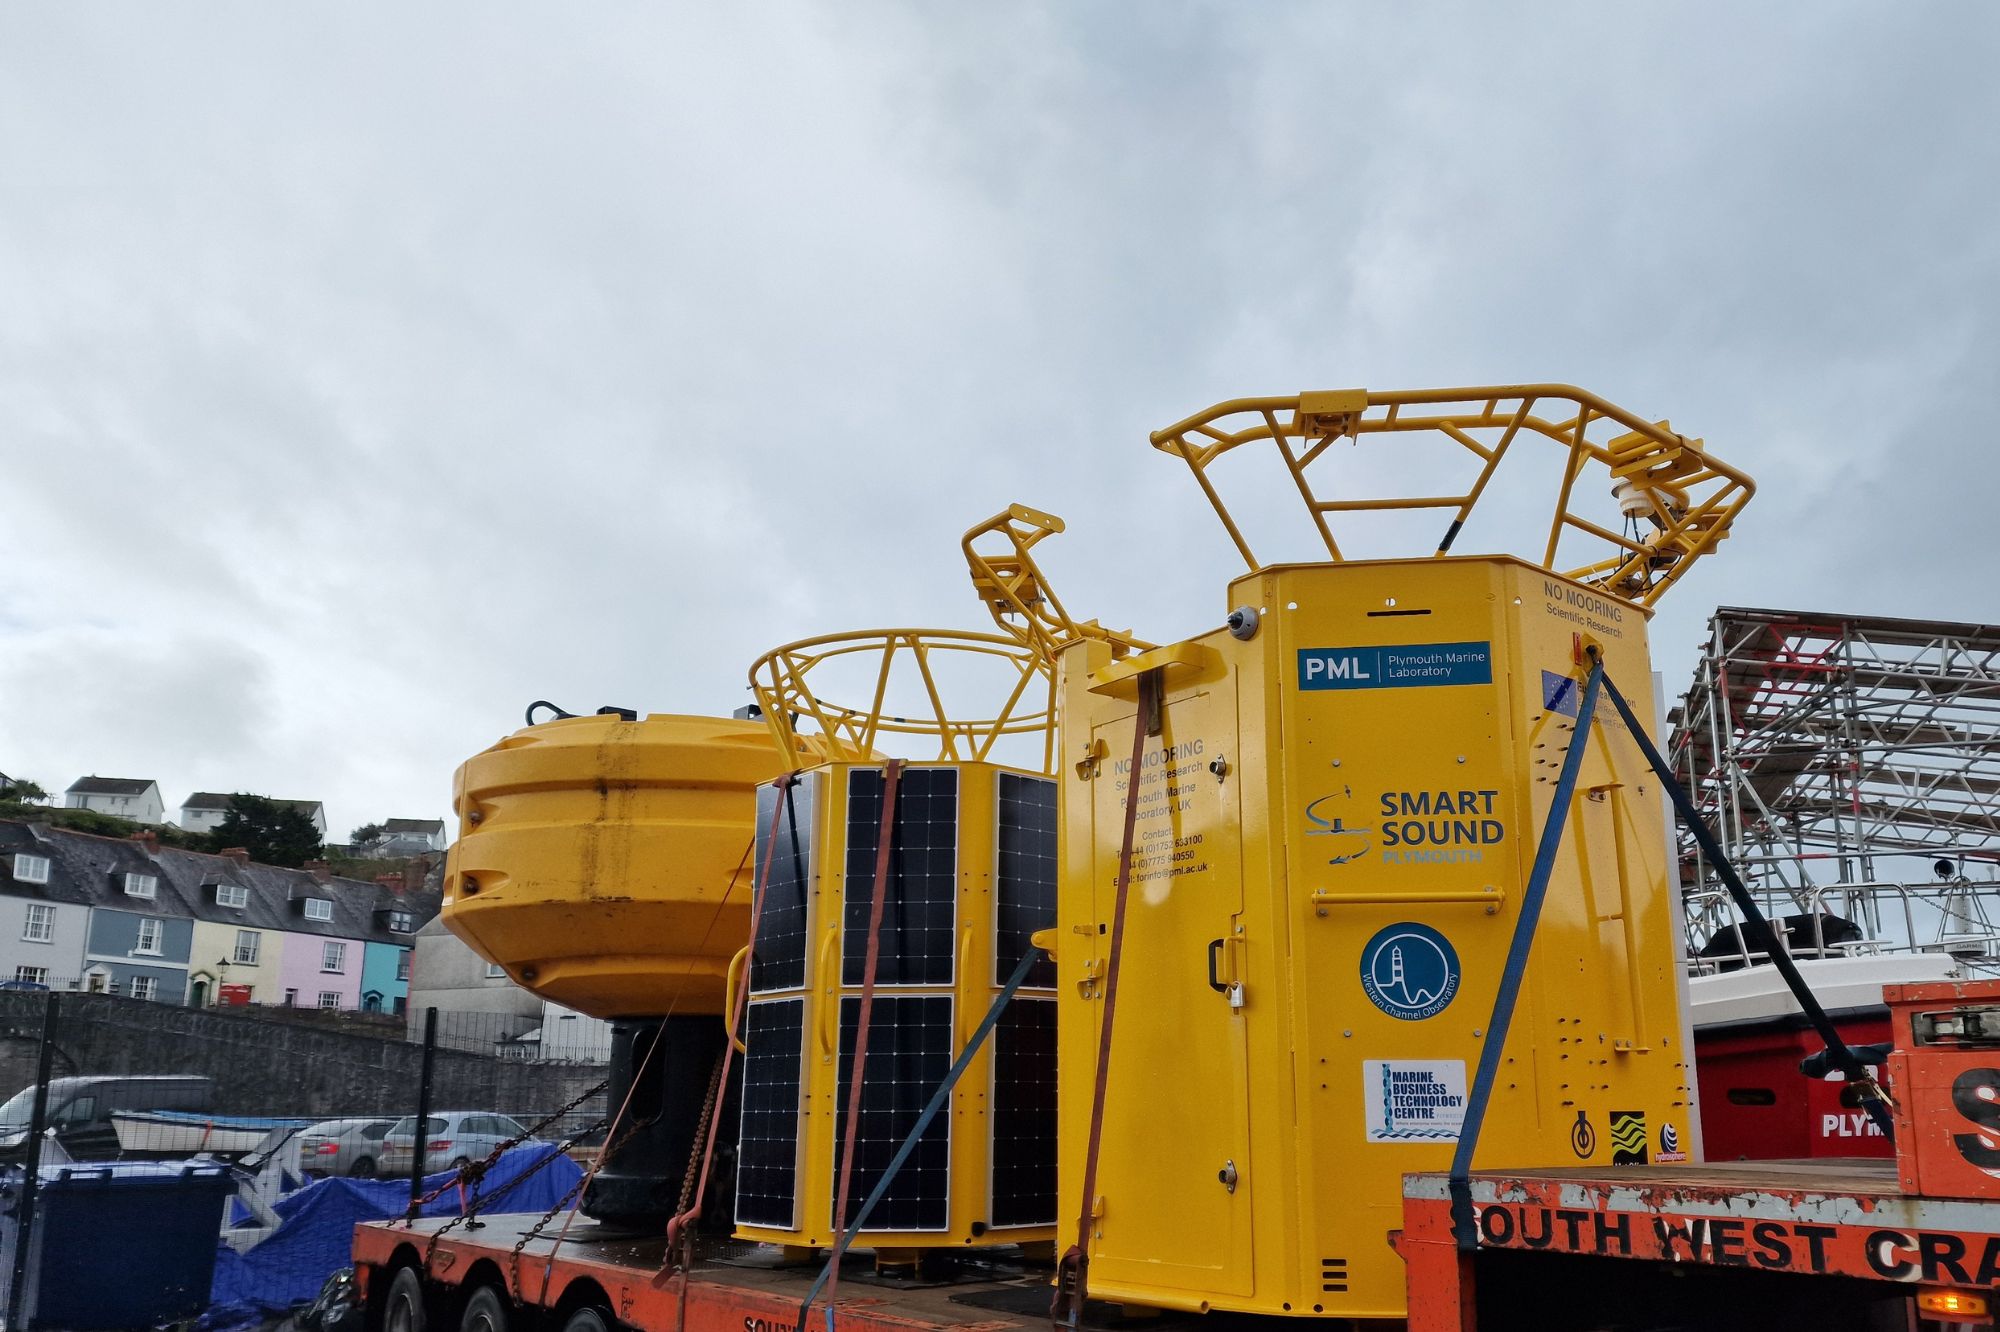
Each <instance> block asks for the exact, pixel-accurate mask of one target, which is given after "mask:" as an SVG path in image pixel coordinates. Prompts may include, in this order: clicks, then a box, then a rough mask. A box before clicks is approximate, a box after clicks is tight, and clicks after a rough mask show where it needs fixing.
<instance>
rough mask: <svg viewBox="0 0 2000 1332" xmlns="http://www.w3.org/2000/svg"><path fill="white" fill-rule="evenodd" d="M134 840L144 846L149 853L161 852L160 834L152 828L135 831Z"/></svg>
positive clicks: (157, 853)
mask: <svg viewBox="0 0 2000 1332" xmlns="http://www.w3.org/2000/svg"><path fill="white" fill-rule="evenodd" d="M132 840H133V841H135V842H137V843H138V844H139V845H140V846H142V847H144V848H145V851H146V854H147V855H149V856H157V855H159V854H160V835H159V834H158V833H156V832H154V831H153V830H152V829H151V828H142V829H140V830H139V831H138V832H135V833H133V834H132Z"/></svg>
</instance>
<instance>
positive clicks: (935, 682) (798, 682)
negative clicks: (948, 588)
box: [750, 629, 1056, 773]
mask: <svg viewBox="0 0 2000 1332" xmlns="http://www.w3.org/2000/svg"><path fill="white" fill-rule="evenodd" d="M870 654H873V655H875V656H876V657H878V658H879V662H878V663H877V665H876V667H875V672H874V692H873V696H872V697H871V698H870V699H869V701H868V704H867V706H865V707H852V706H848V705H847V704H845V703H838V702H834V701H832V700H829V699H825V698H822V697H820V696H819V695H818V694H817V693H815V692H814V690H813V687H812V683H811V678H810V677H811V676H812V673H813V672H814V671H815V670H816V669H818V668H819V667H821V666H823V665H825V664H826V663H827V662H830V661H840V660H845V659H851V658H857V657H859V658H866V657H867V656H868V655H870ZM959 656H973V657H990V658H994V659H997V660H1001V661H1005V662H1007V663H1008V664H1009V665H1011V666H1012V667H1013V668H1014V671H1015V673H1016V678H1015V680H1014V683H1013V686H1012V688H1011V689H1009V690H1008V691H1007V694H1006V697H1005V699H1004V700H1003V701H1002V703H1001V704H1000V706H999V708H998V709H997V710H996V711H995V712H994V713H993V715H991V716H987V717H977V718H968V717H961V716H954V715H952V713H951V712H950V710H949V709H948V708H947V706H946V703H945V699H944V691H943V690H942V688H941V687H940V684H939V670H938V667H939V666H940V665H941V664H942V660H941V659H942V658H946V657H959ZM904 663H907V669H909V670H912V671H914V672H916V675H917V678H918V680H919V681H920V682H921V685H922V690H923V695H924V697H925V699H926V700H928V702H929V704H930V711H929V713H928V715H924V716H914V717H904V716H898V715H896V714H894V713H891V712H888V711H886V710H885V707H886V700H887V699H888V696H889V686H890V683H891V681H892V679H894V678H895V676H896V672H897V671H898V669H899V668H902V667H903V666H904ZM1003 678H1004V677H1003ZM750 688H751V691H752V692H753V693H754V694H755V695H756V698H757V706H758V708H759V709H760V710H761V711H762V712H763V714H764V722H765V724H766V725H767V726H769V727H770V728H771V734H772V738H773V739H775V740H776V741H777V743H778V749H779V752H781V753H783V754H785V755H787V756H789V761H790V762H792V763H794V764H795V765H802V766H811V765H812V764H814V763H818V762H822V761H831V762H836V763H871V762H875V761H878V760H879V759H880V757H881V755H880V754H879V753H877V751H876V742H877V741H878V740H880V739H882V738H883V737H885V736H905V737H929V738H930V739H933V740H935V741H936V742H937V753H936V755H935V761H936V762H940V763H952V762H965V761H976V762H992V761H994V760H993V759H992V758H991V755H992V753H993V748H994V746H995V745H996V744H998V743H999V742H1000V740H1002V739H1003V738H1005V737H1007V736H1014V735H1040V736H1041V737H1042V762H1041V768H1040V771H1042V772H1044V773H1048V772H1052V771H1053V770H1054V765H1055V743H1056V742H1055V675H1054V672H1053V670H1052V668H1051V665H1050V662H1049V659H1048V658H1046V657H1044V656H1043V655H1041V654H1040V653H1039V652H1037V651H1036V650H1035V648H1034V647H1032V646H1031V645H1029V644H1027V643H1025V642H1023V641H1021V640H1020V639H1018V638H1015V637H1012V636H1004V635H1001V634H989V633H981V632H976V631H971V630H958V629H864V630H857V631H854V632H851V633H844V634H822V635H821V636H819V637H817V638H804V639H800V640H799V641H798V642H796V643H787V644H784V645H783V646H781V647H776V648H773V649H771V650H770V651H769V652H767V653H765V654H764V655H763V656H761V657H759V658H758V659H757V660H756V661H755V662H753V663H752V664H751V667H750ZM808 720H809V721H811V722H812V723H813V724H814V725H815V726H817V727H818V734H817V735H814V734H811V733H804V734H802V733H801V732H800V731H799V725H800V723H801V722H803V721H808ZM808 756H810V757H808ZM915 761H917V762H924V761H928V760H926V758H924V757H923V756H916V759H915Z"/></svg>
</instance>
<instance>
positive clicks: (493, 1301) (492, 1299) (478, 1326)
mask: <svg viewBox="0 0 2000 1332" xmlns="http://www.w3.org/2000/svg"><path fill="white" fill-rule="evenodd" d="M508 1312H509V1311H508V1308H507V1301H506V1300H505V1299H503V1298H501V1295H500V1292H499V1291H497V1290H495V1289H493V1287H491V1286H481V1287H480V1288H479V1289H478V1290H475V1291H473V1292H472V1298H471V1299H469V1300H467V1301H466V1302H465V1315H464V1316H463V1317H462V1318H460V1319H459V1320H458V1332H507V1315H508Z"/></svg>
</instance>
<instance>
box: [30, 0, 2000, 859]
mask: <svg viewBox="0 0 2000 1332" xmlns="http://www.w3.org/2000/svg"><path fill="white" fill-rule="evenodd" d="M1744 8H1745V7H1744V6H1739V5H1733V4H1732V5H1717V6H1713V7H1708V8H1690V7H1668V6H1650V7H1644V8H1640V7H1633V6H1608V5H1599V4H1580V5H1574V6H1550V5H1544V6H1537V7H1535V8H1533V9H1532V10H1530V11H1525V12H1527V13H1531V14H1532V15H1533V18H1532V19H1524V17H1523V14H1524V11H1523V10H1520V9H1517V8H1515V7H1512V6H1504V7H1498V6H1486V5H1471V4H1467V5H1459V6H1445V5H1426V6H1393V7H1391V6H1365V7H1364V6H1359V5H1355V6H1332V5H1290V6H1287V5H1277V4H1263V5H1257V6H1246V7H1237V6H1224V5H1220V4H1216V5H1202V6H1194V5H1170V4H1143V5H1142V4H1121V5H1113V4H1095V5H1063V6H1050V7H1045V8H1035V7H1028V6H1020V5H1006V6H999V5H995V6H988V7H981V8H975V7H973V6H967V5H947V4H937V5H929V6H907V7H906V6H891V5H865V4H852V3H843V4H830V5H826V6H781V5H775V4H759V5H722V4H717V5H711V6H706V7H701V8H693V7H686V6H662V5H633V6H609V5H589V6H569V5H565V6H536V7H527V6H509V5H492V4H484V3H482V4H476V5H465V6H451V5H443V4H433V5H425V6H418V7H410V6H400V5H398V6H387V5H383V6H365V5H354V4H346V3H342V4H337V5H325V6H309V5H300V4H284V5H269V4H255V5H245V6H241V7H229V6H223V5H206V6H199V7H197V6H155V5H139V4H133V5H126V6H110V5H77V4H69V3H49V4H42V5H29V4H13V5H9V6H7V7H6V8H5V9H4V10H0V464H3V465H0V548H3V549H4V558H0V771H5V772H8V773H12V774H16V775H25V776H29V777H33V778H35V779H37V780H39V781H41V782H42V783H43V784H44V785H46V786H48V787H50V788H51V789H52V790H60V789H61V788H62V787H64V786H67V785H68V784H69V782H70V781H71V780H73V779H74V778H75V777H77V776H78V775H80V774H84V773H97V774H102V775H111V776H134V777H152V778H155V779H157V780H158V781H159V782H160V785H161V788H162V790H163V792H164V794H165V796H166V798H167V801H168V803H169V805H170V807H171V806H175V805H178V803H179V802H180V800H181V799H182V798H183V797H184V796H185V795H186V794H187V793H188V792H189V791H192V790H198V789H212V790H221V791H230V790H239V789H245V790H252V791H260V792H265V793H268V794H272V795H278V796H288V797H308V798H316V799H321V800H324V801H325V802H326V804H327V807H328V815H329V818H330V820H331V823H332V827H333V831H334V834H335V835H336V836H337V837H338V836H341V835H344V834H345V833H346V831H347V830H348V829H349V828H351V827H353V826H355V825H357V824H359V823H362V822H365V821H369V820H375V819H380V818H384V817H389V816H416V817H441V816H443V815H445V814H446V812H447V809H448V805H449V794H450V778H451V773H452V769H453V768H454V767H455V766H456V764H457V763H458V762H459V761H460V760H462V759H463V758H465V757H466V756H467V755H469V754H471V753H473V752H475V751H477V750H478V749H480V748H482V747H484V746H485V745H487V744H489V743H491V742H492V741H493V740H495V739H497V738H498V737H500V736H501V735H503V734H505V733H506V732H508V731H510V730H512V729H514V728H515V727H516V726H517V725H519V719H520V713H521V709H522V707H523V706H524V705H525V704H526V703H528V702H529V701H530V700H532V699H535V698H541V697H547V698H551V699H555V700H557V701H559V702H561V703H564V704H565V705H567V706H569V707H571V708H575V709H589V708H594V707H596V706H598V705H599V704H603V703H620V704H627V705H631V706H635V707H639V708H641V709H644V710H647V711H697V712H702V711H725V710H727V709H729V708H732V707H735V706H737V705H739V704H740V703H742V702H743V701H745V699H744V693H743V689H742V683H743V678H744V672H745V668H746V667H747V665H748V663H749V661H750V660H751V658H753V657H754V656H755V655H756V654H757V653H758V652H760V651H762V650H763V649H765V648H767V647H769V646H771V645H773V644H775V643H778V642H782V641H785V640H788V639H792V638H797V637H801V636H804V635H807V634H811V633H818V632H826V631H830V630H835V629H842V628H848V627H854V626H861V625H869V624H878V623H892V622H896V623H924V624H939V625H977V624H979V623H981V622H982V620H983V615H982V613H981V611H980V610H979V608H978V606H977V605H976V603H974V602H973V601H972V600H971V598H970V596H969V594H968V593H967V590H966V587H967V585H966V583H965V579H964V575H963V573H962V571H961V567H960V562H959V559H958V555H957V550H956V541H957V536H958V534H959V533H960V532H961V531H962V530H963V529H964V528H965V527H967V526H968V525H969V524H971V523H972V522H974V521H976V520H978V519H980V518H982V517H985V516H986V515H988V514H990V513H992V512H994V511H995V510H997V509H999V508H1000V507H1002V506H1003V505H1004V504H1006V503H1007V502H1008V501H1012V500H1019V501H1022V502H1025V503H1029V504H1033V505H1036V506H1038V507H1041V508H1045V509H1050V510H1053V511H1055V512H1057V513H1059V514H1062V515H1063V516H1064V517H1066V518H1067V519H1068V520H1069V521H1070V524H1071V529H1072V530H1071V532H1070V533H1069V534H1068V535H1066V536H1064V537H1062V538H1059V539H1058V542H1057V543H1055V544H1052V545H1050V546H1048V547H1045V548H1044V550H1045V551H1046V552H1047V553H1048V557H1047V560H1046V563H1047V565H1048V566H1049V567H1050V569H1051V572H1052V574H1053V575H1054V576H1055V578H1056V580H1057V583H1058V586H1059V588H1060V590H1061V591H1062V592H1063V594H1064V596H1065V597H1066V598H1067V599H1068V600H1069V601H1070V602H1071V603H1072V605H1073V606H1074V607H1075V608H1077V609H1079V610H1080V611H1082V612H1083V613H1086V614H1095V615H1101V616H1103V617H1104V618H1105V619H1107V620H1108V621H1111V622H1113V623H1118V624H1122V625H1125V626H1129V627H1132V628H1135V629H1137V630H1138V631H1139V632H1141V633H1142V634H1145V635H1146V636H1148V637H1150V638H1153V639H1156V640H1164V639H1169V638H1174V637H1179V636H1183V635H1186V634H1189V633H1192V632H1197V631H1200V630H1203V629H1207V628H1210V627H1212V626H1213V625H1214V624H1216V623H1217V622H1219V620H1220V619H1221V617H1222V616H1223V614H1224V613H1225V612H1226V610H1227V605H1226V598H1225V595H1224V583H1225V580H1226V579H1227V578H1228V577H1230V576H1232V575H1233V574H1235V573H1236V572H1237V571H1238V568H1239V566H1238V564H1237V562H1236V560H1235V557H1234V556H1233V554H1232V552H1231V550H1230V548H1229V546H1228V545H1227V543H1226V541H1225V540H1224V538H1223V535H1222V533H1221V531H1220V529H1219V527H1218V526H1217V525H1216V524H1215V522H1214V520H1213V519H1212V518H1211V517H1210V516H1209V514H1208V511H1207V509H1206V506H1205V504H1204V503H1203V502H1202V500H1201V497H1200V495H1199V493H1198V492H1197V491H1196V489H1195V487H1194V486H1193V485H1192V483H1191V482H1190V480H1189V479H1188V477H1187V475H1186V473H1185V471H1184V470H1183V469H1181V468H1180V467H1179V465H1178V464H1176V463H1173V462H1171V461H1170V460H1168V459H1165V458H1162V457H1161V456H1160V455H1158V454H1156V453H1154V452H1153V451H1152V450H1150V449H1149V448H1147V446H1146V434H1147V432H1148V431H1150V430H1153V429H1155V428H1158V427H1159V426H1162V425H1165V424H1167V423H1169V422H1171V421H1174V420H1177V419H1179V418H1180V417H1182V416H1184V415H1186V414H1188V413H1190V412H1192V411H1194V410H1196V409H1198V408H1200V407H1203V406H1205V405H1207V404H1209V403H1211V402H1214V401H1217V400H1219V399H1223V398H1228V397H1234V396H1238V395H1242V394H1249V393H1291V392H1297V391H1298V390H1300V389H1304V388H1335V387H1349V386H1359V387H1370V388H1378V389H1386V388H1401V387H1415V386H1421V385H1445V384H1481V383H1507V382H1517V381H1539V380H1562V381H1568V382H1573V383H1577V384H1580V385H1583V386H1585V387H1587V388H1590V389H1592V390H1593V391H1595V392H1598V393H1601V394H1603V395H1604V396H1606V397H1608V398H1610V399H1611V400H1612V401H1614V402H1618V403H1620V404H1622V405H1625V406H1627V407H1629V408H1631V409H1633V410H1634V411H1637V412H1639V413H1642V414H1644V415H1646V416H1649V417H1668V418H1671V419H1672V421H1673V423H1674V425H1675V426H1676V428H1678V429H1680V430H1683V431H1685V432H1687V433H1689V434H1691V435H1700V436H1703V437H1704V438H1705V439H1706V440H1707V442H1708V444H1709V446H1710V447H1711V448H1712V449H1714V450H1715V452H1716V453H1718V454H1719V455H1720V456H1722V457H1725V458H1727V459H1729V460H1731V461H1733V462H1736V463H1738V464H1740V465H1741V466H1743V467H1744V468H1745V469H1747V470H1748V471H1749V472H1750V473H1751V474H1752V475H1754V476H1755V477H1756V478H1757V480H1758V481H1759V483H1760V493H1759V495H1758V497H1757V498H1756V500H1755V501H1754V502H1753V503H1752V504H1751V506H1750V507H1749V509H1748V510H1747V511H1746V512H1745V514H1744V516H1743V518H1742V520H1741V521H1740V523H1739V525H1738V527H1737V531H1736V535H1735V537H1734V538H1733V539H1732V540H1731V541H1730V542H1729V543H1728V545H1727V546H1726V547H1725V548H1724V550H1723V552H1722V553H1721V554H1720V555H1718V556H1717V557H1716V558H1714V559H1713V560H1711V561H1709V562H1707V563H1706V564H1705V565H1704V566H1703V567H1701V568H1700V569H1698V570H1697V571H1696V572H1695V573H1694V574H1692V575H1691V576H1690V577H1689V578H1688V579H1687V580H1686V581H1684V582H1683V583H1682V584H1681V585H1680V586H1679V587H1677V588H1676V589H1674V590H1673V591H1672V592H1670V593H1669V594H1668V596H1667V598H1666V599H1665V601H1664V603H1663V608H1662V612H1661V616H1660V620H1659V622H1658V624H1657V627H1656V630H1655V643H1656V659H1657V661H1656V664H1657V665H1658V666H1659V667H1660V668H1661V669H1662V670H1664V671H1665V672H1666V675H1667V679H1668V682H1669V684H1670V687H1672V688H1675V689H1678V688H1680V687H1682V685H1683V684H1684V683H1685V680H1686V677H1687V675H1688V672H1689V671H1690V670H1691V669H1692V666H1693V663H1694V648H1695V644H1696V641H1697V639H1698V637H1699V635H1700V632H1701V626H1702V624H1703V622H1704V621H1705V620H1706V618H1707V616H1708V614H1709V613H1710V611H1711V610H1712V609H1713V608H1714V607H1715V605H1716V604H1717V603H1729V604H1748V605H1775V606H1786V607H1792V606H1797V607H1809V608H1814V609H1824V610H1833V611H1844V612H1857V613H1869V614H1888V615H1923V616H1944V617H1952V618H1958V619H1966V620H1989V621H1990V620H1993V619H1996V618H2000V579H1996V576H1995V571H1994V567H1993V566H1994V550H1995V542H1994V538H1993V535H1992V527H1993V522H1994V511H1995V508H1996V502H2000V459H1996V456H1995V448H1994V444H1993V441H1992V438H1991V434H1992V424H1991V418H1990V417H1989V416H1988V415H1987V413H1988V412H1989V411H1991V410H1992V404H1993V403H1994V402H1995V401H1996V400H2000V394H1996V389H2000V383H1996V379H2000V374H1996V367H2000V344H1996V331H2000V330H1996V320H2000V314H1996V312H1997V311H2000V225H1996V215H2000V183H1996V182H2000V170H1997V169H1996V168H2000V80H1996V79H1995V78H1994V76H1993V70H1992V61H1993V56H1994V52H1995V51H1996V50H2000V40H1996V39H2000V9H1996V8H1994V7H1992V6H1989V5H1984V4H1961V5H1930V6H1892V5H1882V6H1856V5H1841V4H1820V5H1813V6H1783V7H1780V6H1770V7H1767V8H1766V10H1765V11H1764V14H1763V16H1762V17H1758V16H1746V15H1745V14H1744V12H1743V10H1744ZM1496 530H1498V529H1496ZM1519 530H1520V536H1519V538H1518V540H1517V541H1512V542H1507V543H1504V544H1507V545H1509V547H1510V548H1514V549H1520V550H1522V551H1528V550H1530V549H1531V548H1532V547H1533V546H1534V544H1535V542H1536V537H1535V534H1534V533H1535V524H1534V522H1533V520H1532V519H1529V518H1527V517H1526V516H1525V515H1524V516H1523V519H1522V523H1521V526H1520V529H1519ZM1135 531H1138V532H1140V533H1142V534H1143V542H1142V545H1141V547H1140V549H1142V550H1143V551H1144V560H1143V562H1140V563H1132V562H1128V561H1127V559H1126V558H1125V556H1124V555H1123V552H1126V551H1128V550H1130V549H1131V543H1132V536H1133V533H1134V532H1135ZM1489 544H1491V545H1500V544H1503V543H1502V542H1501V541H1499V540H1497V539H1496V540H1495V541H1494V542H1491V543H1489Z"/></svg>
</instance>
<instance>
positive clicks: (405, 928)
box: [389, 911, 416, 934]
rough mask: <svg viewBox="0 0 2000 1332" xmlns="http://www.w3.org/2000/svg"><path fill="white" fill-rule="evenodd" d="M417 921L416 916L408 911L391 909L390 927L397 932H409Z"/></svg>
mask: <svg viewBox="0 0 2000 1332" xmlns="http://www.w3.org/2000/svg"><path fill="white" fill-rule="evenodd" d="M415 923H416V920H415V918H414V917H413V916H411V915H410V913H409V912H407V911H391V912H390V913H389V928H390V929H391V930H393V931H394V932H395V933H397V934H408V933H409V932H410V927H411V926H412V925H413V924H415Z"/></svg>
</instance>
